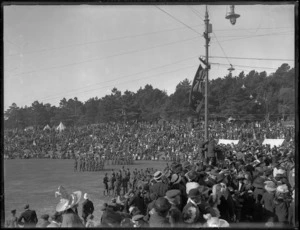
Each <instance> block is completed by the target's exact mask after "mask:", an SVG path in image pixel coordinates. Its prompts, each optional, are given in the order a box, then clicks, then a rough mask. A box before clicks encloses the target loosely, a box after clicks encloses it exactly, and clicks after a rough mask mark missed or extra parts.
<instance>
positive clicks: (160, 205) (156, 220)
mask: <svg viewBox="0 0 300 230" xmlns="http://www.w3.org/2000/svg"><path fill="white" fill-rule="evenodd" d="M170 208H171V204H170V203H169V201H168V200H167V199H166V198H164V197H159V198H158V199H157V200H156V201H155V203H154V210H152V211H151V215H150V219H149V226H150V227H154V228H168V227H170V223H169V220H168V218H167V215H168V212H169V210H170Z"/></svg>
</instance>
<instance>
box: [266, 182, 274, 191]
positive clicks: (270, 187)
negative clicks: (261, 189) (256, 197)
mask: <svg viewBox="0 0 300 230" xmlns="http://www.w3.org/2000/svg"><path fill="white" fill-rule="evenodd" d="M264 183H265V190H267V191H268V192H274V191H276V184H275V183H274V182H273V181H265V182H264Z"/></svg>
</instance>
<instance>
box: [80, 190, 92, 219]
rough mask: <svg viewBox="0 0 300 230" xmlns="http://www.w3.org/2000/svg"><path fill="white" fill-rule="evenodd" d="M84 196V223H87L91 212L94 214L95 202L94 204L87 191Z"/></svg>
mask: <svg viewBox="0 0 300 230" xmlns="http://www.w3.org/2000/svg"><path fill="white" fill-rule="evenodd" d="M83 198H84V202H83V203H82V218H83V221H84V223H83V224H86V221H87V217H88V216H89V215H90V214H93V212H94V204H93V202H92V201H90V200H89V197H88V194H87V193H85V194H84V195H83Z"/></svg>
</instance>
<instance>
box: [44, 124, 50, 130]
mask: <svg viewBox="0 0 300 230" xmlns="http://www.w3.org/2000/svg"><path fill="white" fill-rule="evenodd" d="M47 129H48V130H51V128H50V126H49V125H46V126H45V127H44V129H43V130H44V131H45V130H47Z"/></svg>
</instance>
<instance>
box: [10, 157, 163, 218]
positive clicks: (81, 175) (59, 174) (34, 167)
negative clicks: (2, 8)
mask: <svg viewBox="0 0 300 230" xmlns="http://www.w3.org/2000/svg"><path fill="white" fill-rule="evenodd" d="M73 163H74V161H73V160H56V159H55V160H52V159H28V160H24V159H16V160H6V161H5V162H4V192H5V197H4V200H5V217H8V216H9V215H10V210H12V209H16V210H17V216H19V215H20V213H21V212H23V211H24V209H23V207H24V205H25V204H29V205H30V208H31V209H33V210H35V211H36V213H37V216H38V218H40V216H41V215H42V214H51V213H52V212H53V211H54V210H55V207H56V205H57V204H58V202H59V199H58V198H55V196H54V193H55V191H56V190H57V188H58V186H59V185H62V186H64V187H65V188H66V189H67V191H68V192H72V191H78V190H80V191H82V193H88V194H89V196H90V200H92V201H93V203H94V206H95V212H94V216H95V220H96V221H99V220H100V217H101V211H100V207H101V205H102V204H103V203H104V202H107V201H108V198H107V197H104V196H103V183H102V182H103V177H104V174H105V173H106V172H108V173H109V174H110V172H111V170H112V169H115V170H118V169H120V168H121V167H122V166H120V165H106V166H105V167H106V169H105V170H104V171H101V172H73ZM165 165H166V162H164V161H161V162H158V161H135V163H134V165H128V166H125V167H126V168H130V169H131V170H133V169H135V168H137V169H141V168H143V169H146V168H147V167H148V168H152V167H153V168H155V169H163V168H164V167H165ZM82 202H83V198H82V200H81V202H80V204H79V209H78V211H79V215H80V216H81V207H82V206H81V203H82Z"/></svg>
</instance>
